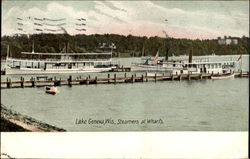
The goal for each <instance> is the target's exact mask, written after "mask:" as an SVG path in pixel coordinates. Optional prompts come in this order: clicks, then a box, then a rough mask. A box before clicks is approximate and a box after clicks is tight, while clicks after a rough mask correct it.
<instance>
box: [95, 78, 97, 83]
mask: <svg viewBox="0 0 250 159" xmlns="http://www.w3.org/2000/svg"><path fill="white" fill-rule="evenodd" d="M95 84H97V76H95Z"/></svg>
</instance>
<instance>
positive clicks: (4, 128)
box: [1, 118, 29, 132]
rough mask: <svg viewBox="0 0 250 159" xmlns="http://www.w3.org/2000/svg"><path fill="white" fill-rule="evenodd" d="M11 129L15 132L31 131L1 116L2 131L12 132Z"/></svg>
mask: <svg viewBox="0 0 250 159" xmlns="http://www.w3.org/2000/svg"><path fill="white" fill-rule="evenodd" d="M11 131H15V132H19V131H20V132H26V131H29V130H27V129H24V128H23V127H21V126H18V125H16V124H14V123H12V122H10V121H8V120H6V119H4V118H1V132H11Z"/></svg>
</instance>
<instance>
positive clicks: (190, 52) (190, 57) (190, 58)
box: [188, 48, 193, 63]
mask: <svg viewBox="0 0 250 159" xmlns="http://www.w3.org/2000/svg"><path fill="white" fill-rule="evenodd" d="M192 59H193V48H191V49H190V51H189V59H188V62H189V63H192V61H193V60H192Z"/></svg>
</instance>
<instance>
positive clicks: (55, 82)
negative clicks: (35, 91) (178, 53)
mask: <svg viewBox="0 0 250 159" xmlns="http://www.w3.org/2000/svg"><path fill="white" fill-rule="evenodd" d="M234 75H235V78H249V72H235V73H234ZM107 76H108V77H107V78H98V77H97V76H95V77H94V78H90V76H89V77H86V78H77V79H72V76H69V78H68V79H56V77H55V78H54V79H53V78H50V79H48V78H45V79H43V80H39V78H34V77H31V79H30V80H24V78H23V77H21V79H20V81H12V80H11V79H10V78H7V81H5V82H1V88H24V87H44V86H61V85H69V86H71V85H88V84H110V83H113V84H116V83H134V82H148V81H154V82H156V81H165V80H202V79H211V76H213V74H211V73H204V74H179V75H157V74H155V75H153V76H152V75H150V76H149V75H147V73H146V74H142V75H140V76H136V74H133V75H131V76H130V77H127V74H126V73H125V74H124V76H122V77H117V76H116V74H114V75H113V76H112V77H111V76H110V74H107Z"/></svg>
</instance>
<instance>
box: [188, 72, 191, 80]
mask: <svg viewBox="0 0 250 159" xmlns="http://www.w3.org/2000/svg"><path fill="white" fill-rule="evenodd" d="M188 80H189V81H190V80H191V77H190V74H189V72H188Z"/></svg>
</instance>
